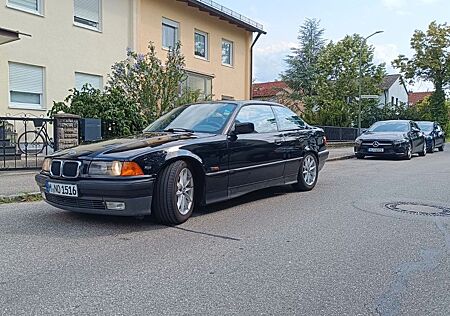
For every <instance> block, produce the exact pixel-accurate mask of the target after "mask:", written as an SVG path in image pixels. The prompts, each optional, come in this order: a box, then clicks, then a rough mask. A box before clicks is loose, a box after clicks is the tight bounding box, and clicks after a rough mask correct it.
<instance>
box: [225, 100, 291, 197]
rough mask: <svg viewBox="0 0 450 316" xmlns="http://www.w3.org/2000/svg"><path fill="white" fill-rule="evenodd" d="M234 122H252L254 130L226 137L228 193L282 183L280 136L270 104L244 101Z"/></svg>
mask: <svg viewBox="0 0 450 316" xmlns="http://www.w3.org/2000/svg"><path fill="white" fill-rule="evenodd" d="M235 123H253V124H254V126H255V132H254V133H251V134H240V135H236V136H235V137H230V138H229V141H228V148H229V170H230V176H229V193H230V197H233V196H238V195H240V194H244V193H246V192H250V191H254V190H258V189H262V188H265V187H268V186H272V185H277V184H283V171H284V164H283V152H282V150H281V145H282V143H283V136H282V135H281V133H280V132H278V129H277V122H276V119H275V115H274V113H273V111H272V109H271V107H270V106H269V105H262V104H250V105H246V106H244V107H242V108H241V109H240V111H239V113H238V114H237V116H236V119H235Z"/></svg>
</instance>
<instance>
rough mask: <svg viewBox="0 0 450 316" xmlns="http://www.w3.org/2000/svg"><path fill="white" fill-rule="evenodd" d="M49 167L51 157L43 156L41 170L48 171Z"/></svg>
mask: <svg viewBox="0 0 450 316" xmlns="http://www.w3.org/2000/svg"><path fill="white" fill-rule="evenodd" d="M51 167H52V159H51V158H45V159H44V162H43V163H42V171H44V172H50V168H51Z"/></svg>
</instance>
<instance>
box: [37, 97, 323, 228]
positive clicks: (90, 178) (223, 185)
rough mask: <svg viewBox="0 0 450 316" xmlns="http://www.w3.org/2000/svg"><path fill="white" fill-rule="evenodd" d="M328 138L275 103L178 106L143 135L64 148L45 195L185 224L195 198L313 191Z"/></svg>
mask: <svg viewBox="0 0 450 316" xmlns="http://www.w3.org/2000/svg"><path fill="white" fill-rule="evenodd" d="M328 154H329V153H328V150H327V149H326V138H325V134H324V131H323V130H322V129H320V128H316V127H311V126H309V125H308V124H306V123H305V122H304V121H302V120H301V119H300V118H299V117H298V116H297V115H296V114H295V113H294V112H292V111H291V110H290V109H288V108H286V107H284V106H282V105H280V104H276V103H268V102H257V101H239V102H237V101H236V102H235V101H227V102H225V101H222V102H210V103H203V104H192V105H186V106H181V107H178V108H176V109H174V110H172V111H171V112H169V113H168V114H166V115H164V116H162V117H161V118H159V119H158V120H156V121H155V122H153V123H152V124H151V125H150V126H149V127H147V128H146V129H145V130H144V132H143V133H142V134H141V135H138V136H135V137H128V138H123V139H114V140H109V141H104V142H99V143H94V144H89V145H83V146H79V147H76V148H73V149H69V150H64V151H60V152H56V153H54V154H53V155H51V156H49V157H47V158H46V159H45V161H44V164H43V167H42V171H41V172H40V174H38V175H37V176H36V181H37V183H38V185H39V187H40V190H41V192H42V194H43V197H44V199H45V200H46V201H47V202H48V203H49V204H51V205H53V206H56V207H59V208H61V209H65V210H69V211H74V212H81V213H94V214H109V215H123V216H142V215H150V214H153V215H155V217H156V218H157V219H158V220H159V221H161V222H163V223H166V224H180V223H183V222H184V221H186V220H187V219H188V218H189V217H190V216H191V214H192V212H193V210H194V207H195V206H202V205H206V204H211V203H216V202H220V201H224V200H228V199H231V198H235V197H237V196H240V195H243V194H246V193H248V192H251V191H255V190H259V189H263V188H267V187H271V186H279V185H292V186H293V187H294V188H295V189H296V190H299V191H308V190H312V189H313V188H314V187H315V185H316V183H317V179H318V176H319V170H320V169H322V167H323V166H324V164H325V160H326V159H327V157H328Z"/></svg>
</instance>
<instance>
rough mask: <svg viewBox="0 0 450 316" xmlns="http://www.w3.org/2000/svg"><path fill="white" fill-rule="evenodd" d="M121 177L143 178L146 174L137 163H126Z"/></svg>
mask: <svg viewBox="0 0 450 316" xmlns="http://www.w3.org/2000/svg"><path fill="white" fill-rule="evenodd" d="M120 175H121V176H122V177H133V176H143V175H144V172H143V171H142V169H141V167H139V165H138V164H137V163H135V162H132V161H126V162H124V163H123V165H122V171H121V172H120Z"/></svg>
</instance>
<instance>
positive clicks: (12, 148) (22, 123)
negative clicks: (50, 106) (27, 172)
mask: <svg viewBox="0 0 450 316" xmlns="http://www.w3.org/2000/svg"><path fill="white" fill-rule="evenodd" d="M53 123H54V121H53V119H48V118H29V117H23V118H22V117H20V118H19V117H0V170H10V169H38V168H40V167H41V165H42V161H43V160H44V158H45V156H46V155H49V154H51V153H52V152H53V151H55V150H56V149H55V145H54V141H53V137H54V136H53V135H54V127H53V126H54V124H53Z"/></svg>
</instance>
